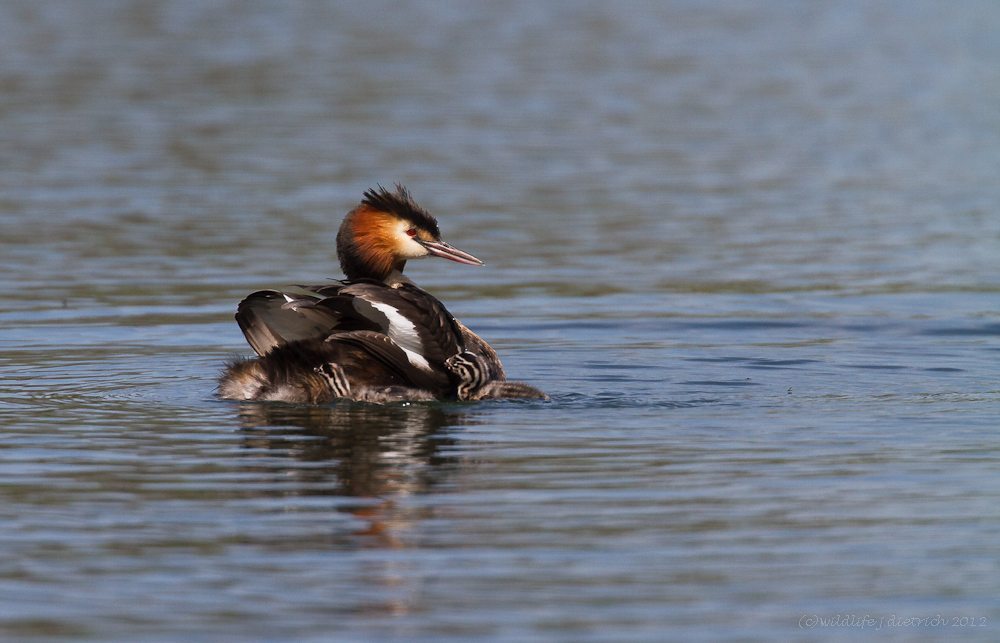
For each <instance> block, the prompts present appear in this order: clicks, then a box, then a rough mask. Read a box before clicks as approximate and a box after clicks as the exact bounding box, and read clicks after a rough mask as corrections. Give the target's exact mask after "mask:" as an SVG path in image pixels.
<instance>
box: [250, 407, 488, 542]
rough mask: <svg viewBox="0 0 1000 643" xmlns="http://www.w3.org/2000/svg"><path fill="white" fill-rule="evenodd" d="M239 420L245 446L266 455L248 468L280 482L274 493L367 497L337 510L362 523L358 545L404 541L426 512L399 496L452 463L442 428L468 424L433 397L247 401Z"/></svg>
mask: <svg viewBox="0 0 1000 643" xmlns="http://www.w3.org/2000/svg"><path fill="white" fill-rule="evenodd" d="M240 419H241V423H242V425H243V428H242V432H243V434H244V435H245V442H244V446H245V447H247V448H248V449H253V451H254V453H253V455H254V456H257V457H259V456H260V455H261V454H262V453H263V454H265V456H266V460H264V461H262V462H261V463H260V465H258V466H254V467H252V468H253V469H256V470H257V471H259V472H260V473H265V474H270V475H271V476H272V477H273V478H272V479H274V480H275V482H278V483H279V484H278V488H279V489H280V491H279V492H278V495H282V496H290V495H295V496H350V497H356V498H370V499H372V500H373V501H374V502H370V503H367V502H362V503H357V504H353V503H352V504H345V506H344V507H342V508H341V511H346V512H349V513H351V514H352V515H354V516H355V517H356V518H358V519H360V520H364V521H365V522H366V523H367V526H366V527H365V528H364V529H361V530H358V531H355V532H354V535H355V536H360V537H365V538H364V540H365V541H366V542H364V544H365V545H368V546H373V547H391V548H400V547H404V546H405V538H404V536H405V534H406V532H408V531H409V530H410V527H411V526H412V524H413V523H415V522H417V521H419V520H420V519H423V518H426V517H428V514H429V513H430V512H431V511H432V510H431V509H429V508H421V507H413V506H407V505H406V503H401V502H400V500H401V499H402V498H404V497H406V496H411V495H418V494H426V493H429V492H431V491H432V490H433V489H434V488H435V487H436V486H437V485H439V484H440V483H441V482H442V481H443V479H444V478H445V477H446V476H447V472H448V471H449V470H451V469H453V468H454V467H455V466H457V463H458V458H457V457H454V456H450V455H447V454H442V453H441V448H442V447H446V446H448V445H451V444H454V440H453V439H452V438H450V437H448V435H447V429H448V428H449V427H453V426H460V425H467V424H470V423H471V421H470V419H469V418H468V416H467V414H465V413H462V412H460V411H456V410H455V409H453V408H452V409H448V408H446V407H443V406H441V405H440V404H408V405H405V406H377V405H368V404H341V405H335V406H291V405H274V404H247V405H244V406H243V407H242V408H241V409H240ZM272 458H278V459H279V460H278V461H274V460H272ZM290 482H291V486H290V487H289V483H290Z"/></svg>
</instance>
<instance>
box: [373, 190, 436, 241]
mask: <svg viewBox="0 0 1000 643" xmlns="http://www.w3.org/2000/svg"><path fill="white" fill-rule="evenodd" d="M361 205H367V206H368V207H370V208H374V209H376V210H381V211H382V212H389V213H392V214H395V215H396V216H398V217H399V218H401V219H406V220H407V221H409V222H410V223H412V224H414V225H415V226H417V227H418V228H422V229H424V230H427V231H428V232H430V233H431V234H432V235H433V236H434V238H435V239H440V238H441V230H440V228H438V222H437V219H435V218H434V217H432V216H431V215H430V214H428V212H427V210H424V209H423V208H421V207H420V206H419V205H417V204H416V202H415V201H414V200H413V197H411V196H410V192H409V191H408V190H407V189H406V188H404V187H403V186H402V185H400V184H398V183H397V184H396V192H395V193H392V192H390V191H388V190H386V189H385V188H384V187H382V186H381V185H379V186H378V190H367V191H366V192H365V198H364V199H362V200H361Z"/></svg>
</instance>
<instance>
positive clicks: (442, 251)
mask: <svg viewBox="0 0 1000 643" xmlns="http://www.w3.org/2000/svg"><path fill="white" fill-rule="evenodd" d="M418 243H419V244H420V245H422V246H423V247H425V248H427V252H429V253H431V254H432V255H434V256H435V257H444V258H445V259H451V260H452V261H457V262H458V263H465V264H469V265H470V266H485V265H486V264H484V263H483V262H482V261H480V260H479V259H476V258H475V257H473V256H472V255H470V254H469V253H468V252H462V251H461V250H459V249H458V248H456V247H454V246H451V245H448V244H447V243H445V242H444V241H419V240H418Z"/></svg>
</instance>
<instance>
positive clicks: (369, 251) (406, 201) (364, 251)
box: [337, 185, 483, 281]
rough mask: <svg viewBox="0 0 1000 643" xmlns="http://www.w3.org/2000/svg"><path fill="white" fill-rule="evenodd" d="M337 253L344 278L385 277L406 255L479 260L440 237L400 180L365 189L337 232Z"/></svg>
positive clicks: (477, 263)
mask: <svg viewBox="0 0 1000 643" xmlns="http://www.w3.org/2000/svg"><path fill="white" fill-rule="evenodd" d="M337 256H338V258H339V259H340V267H341V269H343V271H344V274H345V275H346V276H347V278H348V279H351V280H354V279H361V278H368V279H377V280H379V281H385V280H386V279H388V278H389V276H390V275H391V274H392V273H393V271H397V272H399V273H402V272H403V267H404V266H405V265H406V261H407V260H408V259H420V258H421V257H444V258H445V259H451V260H452V261H457V262H458V263H465V264H470V265H473V266H482V265H483V262H482V261H480V260H479V259H476V258H475V257H473V256H472V255H470V254H468V253H466V252H462V251H461V250H459V249H458V248H455V247H453V246H450V245H448V244H447V243H445V242H444V241H442V240H441V231H440V230H439V229H438V223H437V220H436V219H434V217H432V216H431V215H430V214H428V213H427V211H426V210H424V209H423V208H421V207H420V206H419V205H417V204H416V203H414V201H413V199H412V198H411V197H410V193H409V192H407V191H406V188H404V187H403V186H401V185H397V186H396V192H395V193H392V192H389V191H388V190H386V189H385V188H383V187H382V186H381V185H380V186H379V187H378V191H376V190H368V191H367V192H365V198H364V199H363V200H362V201H361V203H360V204H359V205H358V207H356V208H354V209H353V210H351V211H350V212H349V213H348V214H347V216H346V217H344V222H343V223H342V224H341V225H340V231H339V232H338V233H337Z"/></svg>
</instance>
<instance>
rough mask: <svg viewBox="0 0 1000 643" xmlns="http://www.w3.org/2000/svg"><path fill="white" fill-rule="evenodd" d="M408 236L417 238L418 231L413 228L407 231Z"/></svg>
mask: <svg viewBox="0 0 1000 643" xmlns="http://www.w3.org/2000/svg"><path fill="white" fill-rule="evenodd" d="M406 234H408V235H410V236H411V237H415V236H417V231H416V230H415V229H413V228H410V229H409V230H407V231H406Z"/></svg>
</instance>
